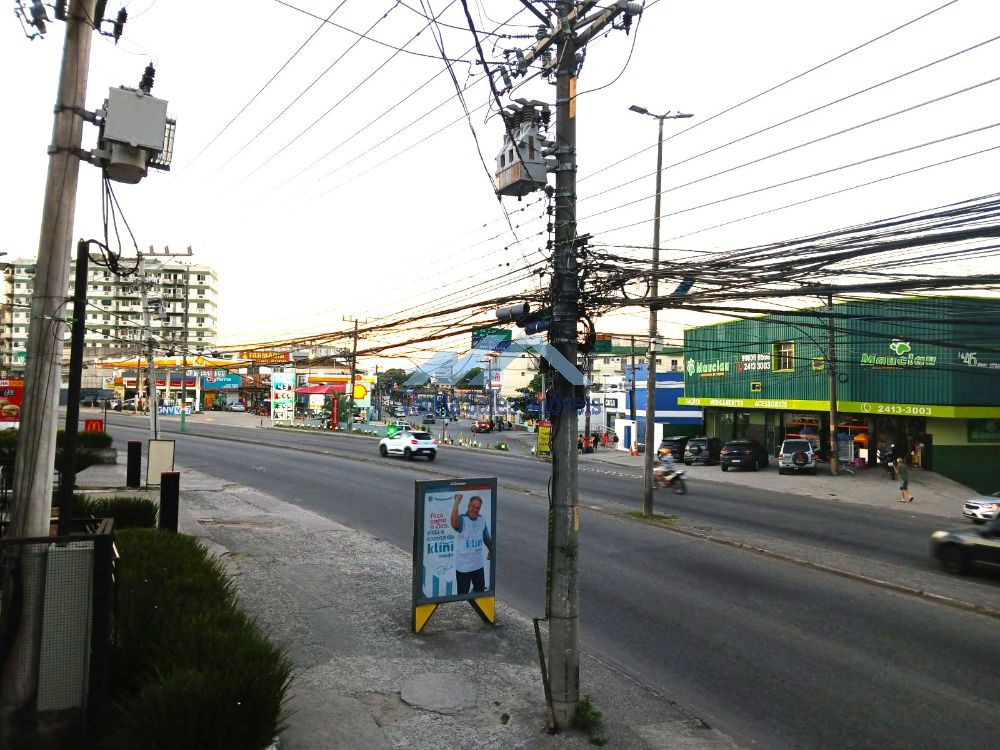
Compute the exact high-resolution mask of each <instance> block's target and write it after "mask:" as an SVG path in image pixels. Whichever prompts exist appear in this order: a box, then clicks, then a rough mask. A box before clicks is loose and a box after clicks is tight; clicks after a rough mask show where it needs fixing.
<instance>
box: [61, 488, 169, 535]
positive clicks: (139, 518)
mask: <svg viewBox="0 0 1000 750" xmlns="http://www.w3.org/2000/svg"><path fill="white" fill-rule="evenodd" d="M158 510H159V505H157V504H156V503H155V502H153V501H152V500H150V499H149V498H148V497H89V496H87V495H74V496H73V516H74V517H75V518H86V517H87V516H93V517H94V518H113V519H115V531H121V530H122V529H153V528H156V513H157V511H158Z"/></svg>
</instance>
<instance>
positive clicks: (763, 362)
mask: <svg viewBox="0 0 1000 750" xmlns="http://www.w3.org/2000/svg"><path fill="white" fill-rule="evenodd" d="M770 369H771V355H770V354H741V355H740V360H739V362H737V363H736V371H737V372H745V371H746V370H770Z"/></svg>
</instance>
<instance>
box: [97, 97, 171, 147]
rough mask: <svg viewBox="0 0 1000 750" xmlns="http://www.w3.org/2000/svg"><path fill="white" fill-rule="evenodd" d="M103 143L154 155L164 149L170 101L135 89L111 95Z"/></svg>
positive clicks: (105, 120)
mask: <svg viewBox="0 0 1000 750" xmlns="http://www.w3.org/2000/svg"><path fill="white" fill-rule="evenodd" d="M105 111H106V113H107V114H106V116H105V118H104V133H103V135H104V140H105V141H111V142H113V143H122V144H126V145H128V146H131V147H132V148H145V149H149V150H150V151H153V152H160V151H162V150H163V141H164V138H165V136H166V132H167V102H166V100H164V99H157V98H156V97H155V96H150V95H149V94H146V93H144V92H142V91H137V90H135V89H126V88H117V89H111V90H110V91H109V92H108V103H107V107H106V110H105Z"/></svg>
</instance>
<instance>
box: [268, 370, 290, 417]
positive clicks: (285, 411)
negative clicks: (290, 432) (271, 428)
mask: <svg viewBox="0 0 1000 750" xmlns="http://www.w3.org/2000/svg"><path fill="white" fill-rule="evenodd" d="M293 419H295V373H293V372H275V373H272V374H271V424H277V423H278V422H291V421H292V420H293Z"/></svg>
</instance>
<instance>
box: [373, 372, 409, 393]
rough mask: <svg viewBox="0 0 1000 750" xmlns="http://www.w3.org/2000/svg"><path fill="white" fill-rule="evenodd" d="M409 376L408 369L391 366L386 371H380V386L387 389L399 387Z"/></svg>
mask: <svg viewBox="0 0 1000 750" xmlns="http://www.w3.org/2000/svg"><path fill="white" fill-rule="evenodd" d="M409 378H410V374H409V373H408V372H406V370H401V369H399V368H398V367H390V368H389V369H388V370H386V371H385V372H381V373H379V376H378V386H379V388H385V389H391V388H399V387H400V386H402V385H403V383H405V382H406V381H407V380H409Z"/></svg>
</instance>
